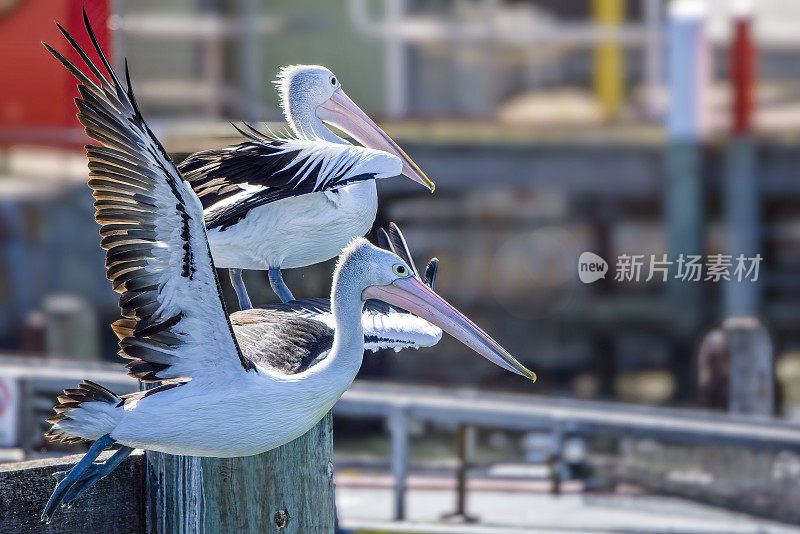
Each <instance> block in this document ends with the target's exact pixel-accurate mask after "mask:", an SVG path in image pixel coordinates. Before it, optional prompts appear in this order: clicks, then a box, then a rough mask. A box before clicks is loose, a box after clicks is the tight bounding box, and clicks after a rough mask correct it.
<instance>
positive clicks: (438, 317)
mask: <svg viewBox="0 0 800 534" xmlns="http://www.w3.org/2000/svg"><path fill="white" fill-rule="evenodd" d="M361 298H362V299H365V300H366V299H378V300H382V301H384V302H388V303H389V304H393V305H395V306H399V307H401V308H404V309H406V310H408V311H409V312H411V313H413V314H415V315H418V316H420V317H422V318H423V319H426V320H428V321H430V322H431V323H433V324H435V325H436V326H438V327H439V328H441V329H442V330H444V331H445V332H447V333H448V334H450V335H451V336H453V337H455V338H456V339H458V340H459V341H461V342H462V343H463V344H464V345H466V346H468V347H469V348H471V349H472V350H474V351H475V352H477V353H478V354H480V355H481V356H483V357H484V358H486V359H487V360H489V361H491V362H493V363H494V364H496V365H499V366H500V367H502V368H503V369H507V370H509V371H511V372H512V373H517V374H518V375H522V376H525V377H527V378H530V379H531V380H532V381H535V380H536V374H535V373H534V372H532V371H530V370H528V369H527V368H526V367H525V366H524V365H522V364H521V363H519V362H518V361H517V360H516V359H515V358H514V357H513V356H512V355H511V354H509V353H508V351H506V350H505V349H504V348H503V347H501V346H500V344H499V343H497V341H495V340H494V339H492V338H491V337H489V335H488V334H487V333H486V332H484V331H483V330H481V329H480V328H478V326H477V325H476V324H475V323H473V322H472V321H470V320H469V319H467V318H466V317H465V316H464V315H463V314H462V313H461V312H460V311H458V310H457V309H455V308H454V307H453V306H451V305H450V304H449V303H448V302H447V301H446V300H444V299H443V298H442V297H440V296H439V295H437V294H436V293H435V292H434V291H433V290H432V289H431V288H429V287H428V286H426V285H425V284H423V283H422V282H421V281H420V280H419V279H418V278H416V277H413V276H412V277H409V278H399V279H397V280H395V281H394V282H392V283H391V284H389V285H386V286H370V287H368V288H367V289H365V290H364V292H363V293H362V294H361Z"/></svg>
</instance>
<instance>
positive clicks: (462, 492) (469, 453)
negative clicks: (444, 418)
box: [444, 425, 477, 523]
mask: <svg viewBox="0 0 800 534" xmlns="http://www.w3.org/2000/svg"><path fill="white" fill-rule="evenodd" d="M475 433H476V432H475V427H474V426H471V425H459V427H458V468H457V471H456V477H457V480H456V511H455V512H453V513H452V514H448V515H446V516H444V519H447V520H449V521H461V522H465V523H472V522H475V521H477V518H476V517H473V516H470V515H467V480H468V478H469V470H470V469H471V468H472V466H473V464H472V460H473V458H474V456H475Z"/></svg>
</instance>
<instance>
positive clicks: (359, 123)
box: [317, 87, 436, 192]
mask: <svg viewBox="0 0 800 534" xmlns="http://www.w3.org/2000/svg"><path fill="white" fill-rule="evenodd" d="M317 117H319V118H320V119H322V120H324V121H326V122H329V123H331V124H333V125H334V126H336V127H337V128H340V129H342V130H344V131H345V132H347V133H348V134H349V135H351V136H353V138H354V139H355V140H356V141H358V142H359V143H361V144H362V145H364V146H365V147H367V148H375V149H377V150H383V151H385V152H389V153H390V154H394V155H395V156H397V157H398V158H400V161H402V162H403V174H405V175H406V176H408V177H409V178H411V179H412V180H414V181H415V182H417V183H419V184H422V185H424V186H425V187H427V188H428V189H430V190H431V192H433V191H434V189H436V186H435V185H434V183H433V182H431V181H430V180H429V179H428V177H427V176H425V173H424V172H422V171H421V170H420V168H419V167H417V164H416V163H414V162H413V161H412V160H411V158H409V157H408V155H407V154H406V153H405V152H403V149H402V148H400V147H399V146H397V143H395V142H394V141H392V138H391V137H389V136H388V135H386V132H384V131H383V130H381V129H380V127H379V126H378V125H377V124H375V123H374V122H372V119H370V118H369V117H368V116H367V114H366V113H364V112H363V111H361V108H359V107H358V106H357V105H356V104H355V102H353V101H352V100H350V97H348V96H347V95H346V94H345V93H344V91H342V88H341V87H340V88H339V89H337V90H336V91H334V92H333V95H332V96H331V97H330V98H329V99H328V100H326V101H325V102H323V103H322V104H320V105H319V106H317Z"/></svg>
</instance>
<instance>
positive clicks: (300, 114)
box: [275, 65, 435, 191]
mask: <svg viewBox="0 0 800 534" xmlns="http://www.w3.org/2000/svg"><path fill="white" fill-rule="evenodd" d="M275 84H276V85H277V87H278V93H279V94H280V98H281V106H282V107H283V112H284V114H285V115H286V120H287V121H288V122H289V124H291V125H292V128H293V129H294V130H295V133H297V134H298V135H300V136H305V135H307V134H318V132H316V131H315V129H314V124H315V123H318V122H319V121H325V122H327V123H329V124H331V125H333V126H335V127H336V128H339V129H340V130H342V131H344V132H347V134H349V135H351V136H352V137H353V138H354V139H355V140H357V141H358V142H359V143H361V144H362V145H364V146H365V147H368V148H375V149H378V150H384V151H386V152H389V153H391V154H394V155H395V156H397V157H398V158H400V161H402V163H403V174H404V175H406V176H407V177H409V178H411V179H412V180H414V181H415V182H417V183H419V184H422V185H424V186H425V187H427V188H428V189H430V190H431V191H433V190H434V189H435V186H434V184H433V182H431V181H430V180H429V179H428V177H427V176H425V173H424V172H422V171H421V170H420V168H419V167H418V166H417V164H416V163H414V161H413V160H412V159H411V158H409V157H408V155H407V154H406V153H405V152H404V151H403V149H402V148H400V147H399V146H398V145H397V143H395V142H394V141H393V140H392V138H391V137H389V136H388V135H386V132H384V131H383V130H381V128H380V127H379V126H378V125H377V124H375V123H374V122H373V121H372V119H370V118H369V117H368V116H367V114H366V113H364V112H363V111H361V108H359V107H358V106H357V105H356V104H355V102H353V101H352V100H350V98H349V97H348V96H347V95H346V94H345V92H344V90H343V89H342V84H341V83H340V82H339V78H338V77H337V76H336V75H335V74H334V73H332V72H331V71H330V70H328V69H327V68H325V67H323V66H321V65H290V66H288V67H283V68H282V69H281V70H280V72H279V73H278V79H277V80H276V81H275ZM308 130H311V131H308Z"/></svg>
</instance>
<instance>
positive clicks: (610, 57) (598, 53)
mask: <svg viewBox="0 0 800 534" xmlns="http://www.w3.org/2000/svg"><path fill="white" fill-rule="evenodd" d="M592 16H593V18H594V20H595V23H596V24H597V25H598V26H599V27H600V28H601V29H603V30H605V31H606V32H607V33H608V35H607V36H606V37H605V39H604V40H603V42H601V43H600V44H598V46H597V48H596V49H595V53H594V90H595V94H596V95H597V97H598V99H599V100H600V107H601V108H602V110H603V117H604V118H605V119H606V120H609V119H613V118H615V117H616V116H617V115H618V114H619V110H620V107H621V106H622V92H623V81H624V80H623V78H624V74H623V64H622V63H623V57H622V48H621V46H620V44H619V42H618V40H617V39H616V38H615V37H613V35H612V34H613V32H614V31H615V30H619V26H620V23H621V22H622V19H623V18H624V16H625V2H624V0H592Z"/></svg>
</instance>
